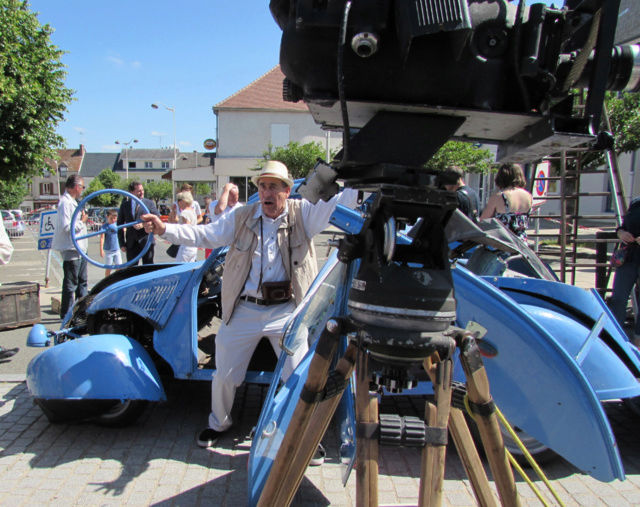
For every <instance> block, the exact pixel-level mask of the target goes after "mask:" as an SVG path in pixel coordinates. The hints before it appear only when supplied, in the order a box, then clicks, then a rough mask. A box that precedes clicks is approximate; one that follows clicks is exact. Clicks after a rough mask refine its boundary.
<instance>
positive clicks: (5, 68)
mask: <svg viewBox="0 0 640 507" xmlns="http://www.w3.org/2000/svg"><path fill="white" fill-rule="evenodd" d="M51 33H52V29H51V27H50V26H49V25H44V26H42V25H40V23H39V22H38V18H37V16H36V14H35V13H33V12H31V11H30V10H29V6H28V4H27V2H26V1H23V0H0V90H2V92H1V93H0V179H1V180H3V181H11V180H16V179H18V178H19V177H20V176H25V177H29V176H35V175H38V174H44V171H45V168H46V163H45V158H51V159H54V158H56V151H55V150H56V148H58V147H62V146H63V138H62V137H61V136H59V135H57V134H56V127H57V125H58V123H59V122H60V121H61V120H62V119H63V115H64V113H65V111H66V106H67V104H69V102H70V101H71V96H72V91H71V90H70V89H68V88H67V87H65V86H64V79H65V75H66V72H65V71H64V70H63V69H64V65H63V64H62V63H61V61H60V58H61V56H62V54H63V51H61V50H59V49H58V48H57V47H56V46H54V45H52V44H51V41H50V39H49V36H50V35H51Z"/></svg>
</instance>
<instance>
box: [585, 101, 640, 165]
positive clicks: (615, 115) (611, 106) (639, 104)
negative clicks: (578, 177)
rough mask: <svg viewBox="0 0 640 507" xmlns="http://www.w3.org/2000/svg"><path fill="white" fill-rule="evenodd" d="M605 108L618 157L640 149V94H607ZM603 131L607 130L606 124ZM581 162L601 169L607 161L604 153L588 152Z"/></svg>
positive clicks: (602, 126)
mask: <svg viewBox="0 0 640 507" xmlns="http://www.w3.org/2000/svg"><path fill="white" fill-rule="evenodd" d="M605 107H606V108H607V112H608V114H609V123H610V124H611V130H610V132H611V134H613V138H614V145H613V150H614V152H615V153H616V155H620V154H621V153H628V152H630V151H635V150H637V149H638V148H640V93H624V92H621V93H612V92H607V95H606V97H605ZM601 129H603V130H606V125H605V124H604V122H603V124H602V125H601ZM581 162H582V164H583V165H584V166H589V167H599V166H601V165H604V164H606V162H607V161H606V158H605V153H604V152H603V151H593V152H586V153H585V154H584V156H583V157H582V161H581Z"/></svg>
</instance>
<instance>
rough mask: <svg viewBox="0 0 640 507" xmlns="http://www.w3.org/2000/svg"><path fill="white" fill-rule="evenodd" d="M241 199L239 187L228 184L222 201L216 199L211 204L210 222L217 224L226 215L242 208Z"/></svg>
mask: <svg viewBox="0 0 640 507" xmlns="http://www.w3.org/2000/svg"><path fill="white" fill-rule="evenodd" d="M239 199H240V191H239V190H238V186H237V185H236V184H235V183H227V184H226V185H225V186H224V188H223V189H222V195H221V196H220V199H216V200H215V201H212V202H211V203H210V204H209V220H210V221H211V222H215V221H216V220H218V218H220V217H221V216H222V215H224V214H225V213H229V212H230V211H231V210H233V209H235V208H236V207H239V206H242V203H241V202H240V200H239Z"/></svg>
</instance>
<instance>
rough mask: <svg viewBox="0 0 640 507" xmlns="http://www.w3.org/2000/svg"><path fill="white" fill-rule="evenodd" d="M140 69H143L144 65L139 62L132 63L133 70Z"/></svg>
mask: <svg viewBox="0 0 640 507" xmlns="http://www.w3.org/2000/svg"><path fill="white" fill-rule="evenodd" d="M140 67H142V63H140V62H139V61H137V60H136V61H133V62H131V68H132V69H139V68H140Z"/></svg>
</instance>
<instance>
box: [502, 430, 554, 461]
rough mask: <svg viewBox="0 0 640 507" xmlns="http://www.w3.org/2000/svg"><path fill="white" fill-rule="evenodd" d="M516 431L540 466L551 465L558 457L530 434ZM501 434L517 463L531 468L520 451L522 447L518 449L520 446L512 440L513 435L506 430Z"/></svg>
mask: <svg viewBox="0 0 640 507" xmlns="http://www.w3.org/2000/svg"><path fill="white" fill-rule="evenodd" d="M514 430H515V432H516V434H517V435H518V438H519V439H520V440H521V441H522V443H523V444H524V446H525V447H526V449H527V451H529V454H531V456H533V459H535V461H536V463H538V465H543V464H545V463H549V462H550V461H553V460H554V459H556V458H557V457H558V455H557V454H556V453H555V452H553V451H552V450H551V449H549V448H548V447H547V446H546V445H544V444H543V443H542V442H538V441H537V440H536V439H535V438H533V437H532V436H531V435H529V434H528V433H525V432H524V431H522V430H520V429H518V428H514ZM501 433H502V440H503V441H504V446H505V448H506V449H507V450H508V451H509V452H510V453H511V454H512V455H513V457H514V458H515V459H516V461H517V462H518V463H519V464H520V465H522V466H531V465H530V464H529V462H528V461H527V458H526V457H525V455H524V454H523V452H522V451H521V450H520V447H518V444H517V443H516V442H515V440H513V438H511V435H509V434H508V433H507V432H506V430H504V429H501Z"/></svg>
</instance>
